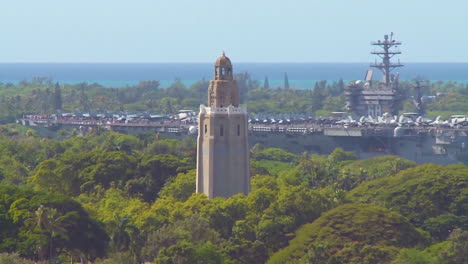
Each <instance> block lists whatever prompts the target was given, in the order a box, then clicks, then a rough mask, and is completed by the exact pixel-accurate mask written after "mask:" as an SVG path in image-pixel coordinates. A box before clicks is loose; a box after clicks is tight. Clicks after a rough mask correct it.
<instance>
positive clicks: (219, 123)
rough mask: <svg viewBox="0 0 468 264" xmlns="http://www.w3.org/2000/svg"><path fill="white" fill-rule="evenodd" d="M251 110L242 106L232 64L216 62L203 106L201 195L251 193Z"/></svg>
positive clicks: (224, 60)
mask: <svg viewBox="0 0 468 264" xmlns="http://www.w3.org/2000/svg"><path fill="white" fill-rule="evenodd" d="M247 128H248V127H247V108H246V107H245V106H241V105H239V88H238V87H237V83H236V81H235V80H234V78H233V74H232V64H231V60H229V58H228V57H226V56H225V55H224V53H223V55H222V56H221V57H219V58H218V59H217V60H216V63H215V67H214V80H212V81H210V86H209V88H208V106H204V105H200V114H199V116H198V145H197V192H200V193H205V194H206V195H207V196H208V198H214V197H218V196H221V197H230V196H233V195H235V194H238V193H244V194H247V193H248V192H249V190H250V175H249V144H248V140H247V135H248V133H247Z"/></svg>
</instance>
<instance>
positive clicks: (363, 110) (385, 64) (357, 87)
mask: <svg viewBox="0 0 468 264" xmlns="http://www.w3.org/2000/svg"><path fill="white" fill-rule="evenodd" d="M371 44H372V45H373V46H378V47H379V48H380V49H379V50H375V51H372V52H371V54H374V55H377V56H379V57H380V58H381V59H382V61H381V62H377V61H376V62H375V63H372V64H371V65H370V66H371V67H372V68H377V69H379V70H380V71H381V72H382V81H381V82H378V83H374V82H373V81H372V75H373V71H372V70H368V71H367V74H366V76H365V78H364V79H365V80H364V81H357V82H355V83H351V84H349V85H347V86H346V87H345V96H346V103H347V104H346V110H347V111H350V112H352V113H353V114H354V115H355V116H371V117H373V118H376V117H378V116H381V115H383V114H384V113H389V114H398V105H399V103H400V102H399V100H400V99H399V98H398V81H399V76H398V74H397V75H393V74H391V72H392V70H394V69H396V68H399V67H403V64H401V63H400V62H399V61H398V62H397V63H393V62H391V60H390V59H391V58H392V57H394V56H395V55H399V54H401V51H400V50H398V49H397V48H398V46H400V45H401V42H400V41H397V40H395V39H393V33H392V34H390V37H389V36H388V35H385V36H384V40H383V41H382V40H378V41H374V42H371Z"/></svg>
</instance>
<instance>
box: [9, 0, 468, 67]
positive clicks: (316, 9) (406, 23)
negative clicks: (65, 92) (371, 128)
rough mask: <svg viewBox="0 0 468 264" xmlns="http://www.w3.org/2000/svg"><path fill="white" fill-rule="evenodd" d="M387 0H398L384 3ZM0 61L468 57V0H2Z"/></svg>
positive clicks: (465, 59)
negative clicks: (382, 47) (389, 53)
mask: <svg viewBox="0 0 468 264" xmlns="http://www.w3.org/2000/svg"><path fill="white" fill-rule="evenodd" d="M384 3H389V6H388V7H384V6H383V4H384ZM0 10H1V16H0V36H1V41H0V62H213V61H214V60H215V59H216V58H217V57H218V56H219V55H220V54H221V52H222V50H225V51H226V53H227V55H228V56H229V57H231V59H232V60H233V61H234V62H369V61H373V57H372V56H371V55H369V51H370V50H371V46H370V45H369V43H370V41H373V40H378V39H382V38H383V35H384V34H387V33H390V32H394V33H395V38H396V39H398V40H401V41H402V42H403V45H402V47H401V50H402V52H403V54H402V55H401V56H400V59H401V61H402V62H468V49H467V47H468V46H467V43H468V1H466V0H445V1H440V0H437V1H435V0H425V1H422V0H405V1H403V0H393V1H367V0H229V1H225V0H224V1H223V0H217V1H215V0H198V1H197V0H165V1H162V0H127V1H119V0H75V1H72V0H68V1H66V0H40V1H38V0H14V1H13V0H11V1H8V0H1V3H0Z"/></svg>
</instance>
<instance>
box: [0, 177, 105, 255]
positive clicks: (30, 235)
mask: <svg viewBox="0 0 468 264" xmlns="http://www.w3.org/2000/svg"><path fill="white" fill-rule="evenodd" d="M0 211H1V212H0V222H1V223H2V226H1V228H0V233H1V234H2V235H1V236H0V250H1V251H4V250H8V251H11V250H12V249H13V250H17V251H18V253H19V254H21V255H22V256H25V257H29V258H35V259H37V258H40V259H45V258H48V257H51V256H55V255H56V252H61V251H62V250H69V251H75V252H80V253H82V254H87V255H90V256H97V257H99V256H103V255H104V254H105V248H106V246H107V241H108V237H107V235H106V233H105V232H104V230H103V229H102V228H101V226H100V224H99V223H97V222H95V221H94V220H92V219H91V218H90V217H89V215H88V214H87V213H86V211H84V210H83V208H82V207H81V205H80V204H79V203H77V202H75V201H73V200H71V199H70V198H68V197H66V196H63V195H58V194H51V193H40V192H34V191H32V190H31V189H27V188H17V187H12V186H8V187H7V186H5V187H0Z"/></svg>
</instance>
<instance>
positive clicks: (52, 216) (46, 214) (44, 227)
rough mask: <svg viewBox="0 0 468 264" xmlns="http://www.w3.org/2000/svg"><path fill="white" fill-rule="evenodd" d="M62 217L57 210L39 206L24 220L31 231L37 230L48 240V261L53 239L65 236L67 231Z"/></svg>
mask: <svg viewBox="0 0 468 264" xmlns="http://www.w3.org/2000/svg"><path fill="white" fill-rule="evenodd" d="M64 219H65V218H64V216H62V215H60V214H59V212H58V211H57V209H55V208H51V207H46V206H44V205H42V204H41V205H40V206H39V208H37V210H36V211H35V212H34V214H31V217H30V218H28V219H26V221H25V224H27V225H30V226H31V227H32V228H31V229H32V230H35V229H36V228H38V229H39V230H40V231H41V232H43V233H45V234H46V235H47V237H48V239H49V261H50V260H51V258H52V257H53V249H54V247H53V238H54V237H56V236H65V237H66V233H67V230H66V228H65V225H64V222H63V220H64Z"/></svg>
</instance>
